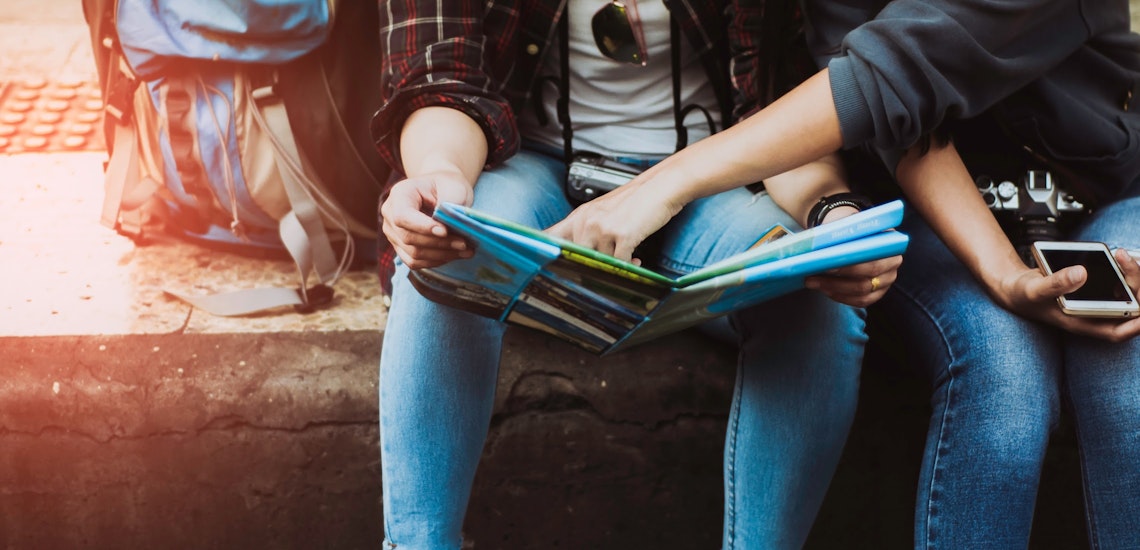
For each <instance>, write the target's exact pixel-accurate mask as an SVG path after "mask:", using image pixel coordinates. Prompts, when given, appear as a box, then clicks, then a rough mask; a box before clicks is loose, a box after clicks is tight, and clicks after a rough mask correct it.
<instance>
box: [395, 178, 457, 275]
mask: <svg viewBox="0 0 1140 550" xmlns="http://www.w3.org/2000/svg"><path fill="white" fill-rule="evenodd" d="M465 188H466V186H465V185H464V184H463V183H462V182H459V183H456V182H453V181H448V180H446V179H445V178H442V177H425V178H416V179H409V180H404V181H401V182H399V183H397V184H396V185H395V186H394V187H392V190H391V191H390V192H389V195H388V198H387V199H386V200H385V201H384V204H382V205H381V207H380V214H381V218H382V219H383V225H382V230H383V233H384V236H385V238H387V239H388V241H389V242H390V243H391V244H392V247H393V248H394V249H395V251H396V255H397V256H399V258H400V260H401V261H403V262H404V263H405V264H407V265H408V267H410V268H412V269H420V268H425V267H435V266H438V265H442V264H444V263H447V262H449V261H452V260H455V259H459V258H469V257H471V256H472V255H473V252H472V251H471V250H470V246H469V245H468V243H467V242H466V241H464V240H463V239H462V238H459V237H458V236H454V235H450V234H449V233H448V231H447V227H446V226H444V225H443V224H442V223H440V222H438V221H436V220H435V219H433V218H432V217H431V212H432V211H434V209H435V206H436V205H437V204H439V203H440V202H444V201H443V200H441V199H443V198H444V197H447V198H449V199H456V200H447V202H458V201H464V200H468V201H469V194H470V193H469V189H468V190H467V191H464V189H465ZM461 203H462V202H461Z"/></svg>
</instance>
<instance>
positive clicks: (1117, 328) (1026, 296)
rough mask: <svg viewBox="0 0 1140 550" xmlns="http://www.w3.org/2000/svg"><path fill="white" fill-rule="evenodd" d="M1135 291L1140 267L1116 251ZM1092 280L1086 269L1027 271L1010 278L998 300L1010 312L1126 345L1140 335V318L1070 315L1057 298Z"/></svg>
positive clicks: (998, 292)
mask: <svg viewBox="0 0 1140 550" xmlns="http://www.w3.org/2000/svg"><path fill="white" fill-rule="evenodd" d="M1113 254H1114V255H1115V257H1116V261H1117V263H1119V264H1120V270H1121V271H1122V272H1123V273H1124V278H1125V280H1126V281H1127V282H1128V286H1130V287H1132V292H1133V293H1136V292H1140V265H1137V263H1136V260H1133V259H1132V258H1131V257H1130V256H1128V253H1127V252H1125V251H1124V250H1116V251H1114V252H1113ZM1087 279H1088V273H1087V271H1086V270H1085V268H1084V267H1082V266H1072V267H1067V268H1065V269H1062V270H1060V271H1057V272H1056V273H1053V274H1052V275H1049V276H1045V275H1043V274H1042V273H1041V272H1040V271H1038V270H1036V269H1029V268H1026V269H1025V270H1024V271H1022V272H1020V273H1016V274H1013V275H1010V276H1007V277H1006V278H1005V279H1003V280H1002V282H1001V285H1000V286H999V288H998V289H997V290H996V291H994V299H995V300H997V302H998V303H999V304H1001V305H1003V306H1004V307H1006V308H1007V309H1009V310H1010V311H1013V312H1014V313H1017V314H1019V315H1022V316H1024V317H1028V318H1030V319H1035V320H1038V321H1041V322H1043V323H1048V324H1050V325H1053V326H1055V327H1058V328H1061V329H1062V330H1065V331H1067V332H1072V333H1074V334H1082V335H1085V336H1090V337H1093V338H1099V339H1102V340H1107V341H1109V342H1123V341H1125V340H1128V339H1130V338H1133V337H1135V336H1136V335H1138V334H1140V317H1138V318H1132V319H1129V320H1120V319H1097V318H1089V317H1075V316H1072V315H1066V314H1065V313H1064V312H1062V311H1061V308H1060V307H1059V306H1058V305H1057V298H1058V297H1060V296H1061V295H1064V294H1068V293H1070V292H1073V291H1075V290H1077V289H1078V288H1080V287H1081V286H1082V285H1084V284H1085V281H1086V280H1087Z"/></svg>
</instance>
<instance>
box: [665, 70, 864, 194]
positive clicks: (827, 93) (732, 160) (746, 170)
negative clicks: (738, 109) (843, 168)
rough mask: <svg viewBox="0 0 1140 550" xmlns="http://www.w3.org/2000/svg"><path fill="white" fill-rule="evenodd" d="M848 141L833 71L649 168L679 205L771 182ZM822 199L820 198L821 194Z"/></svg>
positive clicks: (818, 75)
mask: <svg viewBox="0 0 1140 550" xmlns="http://www.w3.org/2000/svg"><path fill="white" fill-rule="evenodd" d="M841 145H842V137H841V136H840V133H839V119H838V117H837V115H836V112H835V106H834V104H833V103H832V100H831V85H830V84H829V82H828V78H827V71H826V70H824V71H821V72H820V73H818V74H816V75H815V76H813V77H811V78H810V79H808V80H806V81H805V82H804V83H803V84H801V85H800V86H798V87H797V88H796V89H794V90H792V91H791V92H789V93H788V94H787V95H785V96H783V97H782V98H780V99H779V100H777V101H775V102H774V103H772V104H771V105H769V106H768V107H765V108H764V109H762V110H760V111H759V112H757V113H756V114H754V115H752V116H751V117H749V118H747V119H745V120H743V121H741V122H740V123H738V124H736V125H735V126H732V127H731V128H728V129H727V130H725V131H723V132H720V133H717V134H714V135H712V136H710V137H708V138H705V139H703V140H701V141H698V142H697V143H694V144H692V145H690V146H688V147H686V148H684V149H682V150H681V151H679V152H677V153H676V154H674V155H672V156H670V157H669V158H667V159H665V160H664V161H662V162H661V163H659V164H658V165H657V166H655V167H654V168H653V169H651V170H650V171H648V172H646V177H645V178H644V179H645V180H647V181H652V182H653V183H652V185H653V187H654V189H655V190H657V191H658V192H661V193H664V194H665V196H667V197H669V199H670V200H671V201H674V202H675V203H677V204H681V205H683V204H688V203H689V202H691V201H693V200H695V199H698V198H700V197H705V196H709V195H713V194H716V193H720V192H722V191H726V190H728V189H732V188H735V187H740V186H743V185H748V184H750V183H752V182H756V181H760V180H767V179H769V178H771V177H773V176H776V175H777V174H781V173H784V172H787V171H788V170H791V169H793V168H797V167H800V166H803V165H805V164H807V163H810V162H812V161H815V160H818V159H820V158H822V157H824V156H825V155H827V154H829V153H833V152H835V151H837V150H838V149H839V148H840V146H841ZM817 198H818V197H817Z"/></svg>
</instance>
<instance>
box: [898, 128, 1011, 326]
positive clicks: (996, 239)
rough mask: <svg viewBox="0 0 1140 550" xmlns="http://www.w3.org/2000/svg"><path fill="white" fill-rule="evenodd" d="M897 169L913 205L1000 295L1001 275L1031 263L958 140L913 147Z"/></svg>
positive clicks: (991, 292) (954, 251) (947, 243)
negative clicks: (988, 201) (992, 207)
mask: <svg viewBox="0 0 1140 550" xmlns="http://www.w3.org/2000/svg"><path fill="white" fill-rule="evenodd" d="M896 175H897V178H898V183H899V186H900V187H901V188H902V190H903V193H904V194H905V195H906V196H907V198H908V199H910V202H911V205H912V206H913V207H914V208H915V209H916V210H918V212H919V214H921V215H922V216H923V218H924V219H926V221H927V223H929V224H930V227H931V228H932V229H933V230H934V232H935V233H937V234H938V236H939V237H940V238H941V239H942V241H943V242H944V243H946V246H947V248H949V249H950V251H951V252H952V253H953V254H954V256H955V257H957V258H958V259H959V260H961V261H962V263H963V264H964V265H965V266H966V267H967V268H968V269H969V270H970V272H971V273H972V274H973V275H974V277H975V278H976V279H978V281H980V282H981V283H982V284H983V285H984V286H985V287H986V289H988V290H989V292H990V294H991V295H994V296H995V298H999V299H1000V293H999V290H1000V286H1001V281H1002V280H1003V279H1004V278H1007V277H1009V276H1011V275H1013V274H1016V273H1018V272H1022V271H1024V270H1026V269H1027V266H1026V265H1025V263H1024V262H1022V261H1021V258H1020V257H1019V256H1018V254H1017V251H1016V250H1015V249H1014V247H1013V245H1012V244H1011V243H1010V242H1009V238H1008V237H1006V236H1005V233H1004V232H1003V231H1002V229H1001V226H1000V225H998V223H997V220H996V219H995V218H994V216H993V214H992V213H991V212H990V211H989V209H988V208H987V207H986V205H985V203H984V202H983V201H982V198H981V195H980V194H979V193H978V190H977V187H976V186H975V185H974V182H973V180H972V179H971V177H970V174H969V172H968V171H967V170H966V166H965V165H964V164H963V163H962V159H961V158H960V157H959V156H958V152H957V150H956V149H955V148H954V146H953V145H947V146H945V147H937V146H935V147H933V148H931V150H930V151H929V152H927V153H926V154H925V155H920V154H919V153H918V152H916V151H914V150H912V151H910V152H909V153H908V154H907V155H906V156H905V157H904V158H903V160H902V161H901V162H900V163H899V165H898V169H897V171H896ZM1006 305H1008V304H1006Z"/></svg>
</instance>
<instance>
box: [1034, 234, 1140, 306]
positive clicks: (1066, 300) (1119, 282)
mask: <svg viewBox="0 0 1140 550" xmlns="http://www.w3.org/2000/svg"><path fill="white" fill-rule="evenodd" d="M1033 256H1034V258H1036V259H1037V266H1038V268H1040V269H1041V271H1042V272H1043V273H1045V274H1046V275H1049V274H1052V273H1056V272H1057V271H1060V270H1062V269H1064V268H1066V267H1069V266H1074V265H1083V266H1085V270H1086V271H1088V274H1089V276H1088V280H1086V281H1085V284H1084V286H1082V287H1081V288H1078V289H1077V290H1076V291H1074V292H1070V293H1069V294H1066V295H1064V296H1061V297H1059V298H1057V302H1058V303H1059V304H1060V305H1061V311H1063V312H1065V313H1067V314H1069V315H1076V316H1080V317H1134V316H1136V315H1140V304H1137V302H1136V296H1135V295H1134V294H1133V293H1132V289H1131V288H1129V287H1128V283H1127V282H1125V280H1124V274H1123V273H1121V271H1120V266H1119V265H1118V264H1117V263H1116V259H1115V258H1113V257H1112V252H1111V251H1109V249H1108V246H1107V245H1105V244H1104V243H1098V242H1086V241H1037V242H1035V243H1033Z"/></svg>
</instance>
